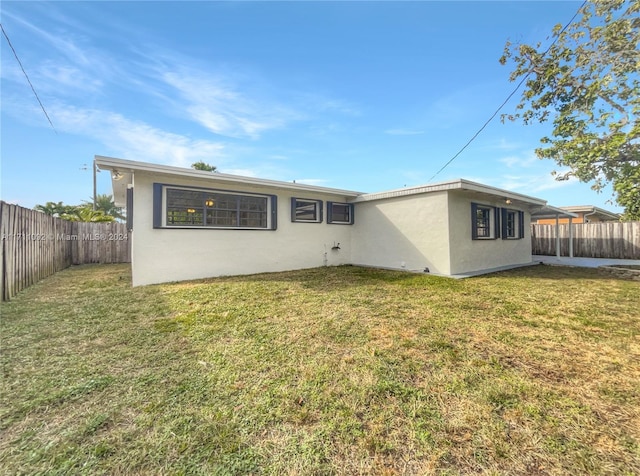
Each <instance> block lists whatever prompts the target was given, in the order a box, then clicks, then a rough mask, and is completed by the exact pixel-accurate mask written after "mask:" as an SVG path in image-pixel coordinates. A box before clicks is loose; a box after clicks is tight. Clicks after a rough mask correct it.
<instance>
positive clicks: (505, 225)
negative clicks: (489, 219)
mask: <svg viewBox="0 0 640 476" xmlns="http://www.w3.org/2000/svg"><path fill="white" fill-rule="evenodd" d="M522 238H524V212H522V211H520V210H510V209H508V208H503V209H502V239H503V240H519V239H522Z"/></svg>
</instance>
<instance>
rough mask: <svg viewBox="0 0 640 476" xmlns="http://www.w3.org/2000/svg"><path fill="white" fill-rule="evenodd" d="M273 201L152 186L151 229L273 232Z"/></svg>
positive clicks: (197, 190)
mask: <svg viewBox="0 0 640 476" xmlns="http://www.w3.org/2000/svg"><path fill="white" fill-rule="evenodd" d="M275 206H276V197H275V196H273V195H259V194H251V193H241V192H227V191H222V190H208V189H197V188H186V187H175V186H171V185H161V184H155V185H154V208H155V211H154V227H156V228H158V227H167V228H172V227H176V228H192V227H203V228H228V229H275V225H276V217H275Z"/></svg>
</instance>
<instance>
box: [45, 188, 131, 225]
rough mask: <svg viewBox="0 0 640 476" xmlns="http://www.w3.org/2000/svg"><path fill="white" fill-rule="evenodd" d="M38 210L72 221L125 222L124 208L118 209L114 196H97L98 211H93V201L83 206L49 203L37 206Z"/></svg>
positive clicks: (84, 203) (86, 202)
mask: <svg viewBox="0 0 640 476" xmlns="http://www.w3.org/2000/svg"><path fill="white" fill-rule="evenodd" d="M34 209H35V210H38V211H40V212H42V213H44V214H46V215H50V216H54V217H59V218H62V219H64V220H70V221H93V222H109V221H115V220H123V219H124V214H123V213H122V208H120V207H116V204H115V203H114V201H113V196H112V195H107V194H106V193H105V194H98V195H97V196H96V209H95V210H94V209H93V199H92V200H91V201H84V202H82V205H64V204H63V203H62V202H47V203H45V204H44V205H36V206H35V207H34Z"/></svg>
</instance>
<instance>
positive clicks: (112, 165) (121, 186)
mask: <svg viewBox="0 0 640 476" xmlns="http://www.w3.org/2000/svg"><path fill="white" fill-rule="evenodd" d="M95 162H96V165H97V166H98V168H99V169H100V170H110V171H111V179H112V184H113V196H114V200H115V202H116V205H119V206H122V205H124V202H125V200H126V198H125V197H126V191H127V187H128V186H129V184H131V183H133V180H132V179H133V174H134V172H149V173H156V174H165V175H174V176H179V177H190V178H197V179H200V180H203V179H204V180H212V181H215V182H216V183H230V184H233V183H243V184H249V185H259V186H263V187H272V188H278V189H289V190H299V191H307V192H315V193H331V194H335V195H343V196H345V197H348V198H351V197H357V196H359V195H361V194H362V193H361V192H356V191H353V190H342V189H337V188H328V187H318V186H316V185H307V184H303V183H295V182H283V181H278V180H267V179H260V178H255V177H244V176H241V175H231V174H222V173H218V172H214V173H212V172H208V171H206V170H195V169H188V168H185V167H175V166H171V165H160V164H151V163H148V162H137V161H134V160H125V159H117V158H115V157H104V156H101V155H96V156H95Z"/></svg>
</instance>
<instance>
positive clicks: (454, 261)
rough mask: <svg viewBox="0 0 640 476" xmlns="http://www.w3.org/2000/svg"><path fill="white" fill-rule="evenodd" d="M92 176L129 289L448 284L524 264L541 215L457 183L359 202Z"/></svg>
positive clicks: (324, 193)
mask: <svg viewBox="0 0 640 476" xmlns="http://www.w3.org/2000/svg"><path fill="white" fill-rule="evenodd" d="M96 165H97V166H98V167H99V168H100V169H101V170H109V171H111V175H112V179H113V193H114V197H115V200H116V204H117V205H118V206H120V205H123V206H124V205H126V207H127V222H128V226H129V228H130V229H131V230H132V233H131V239H132V275H133V285H134V286H138V285H144V284H151V283H161V282H168V281H179V280H187V279H195V278H204V277H214V276H224V275H241V274H253V273H261V272H273V271H286V270H294V269H303V268H313V267H319V266H334V265H342V264H353V265H362V266H374V267H381V268H391V269H403V270H408V271H416V272H430V273H433V274H438V275H445V276H459V275H466V274H480V273H483V272H489V271H493V270H496V269H499V268H507V267H513V266H520V265H526V264H529V263H531V236H530V226H529V223H530V220H531V213H532V212H535V211H536V210H541V209H543V208H544V207H545V205H546V202H545V201H544V200H541V199H537V198H533V197H529V196H526V195H521V194H518V193H514V192H509V191H506V190H500V189H498V188H494V187H489V186H486V185H482V184H478V183H474V182H470V181H467V180H462V179H460V180H452V181H448V182H443V183H438V184H433V185H424V186H420V187H409V188H402V189H398V190H392V191H388V192H382V193H371V194H367V193H360V192H355V191H350V190H337V189H331V188H324V187H316V186H312V185H305V184H300V183H289V182H281V181H274V180H264V179H257V178H251V177H240V176H235V175H227V174H222V173H211V172H205V171H199V170H193V169H185V168H178V167H170V166H166V165H156V164H150V163H143V162H133V161H128V160H122V159H114V158H109V157H101V156H96ZM553 210H555V211H558V210H557V209H553Z"/></svg>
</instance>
